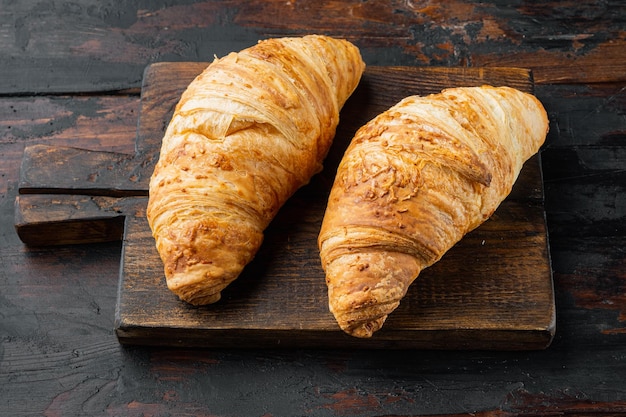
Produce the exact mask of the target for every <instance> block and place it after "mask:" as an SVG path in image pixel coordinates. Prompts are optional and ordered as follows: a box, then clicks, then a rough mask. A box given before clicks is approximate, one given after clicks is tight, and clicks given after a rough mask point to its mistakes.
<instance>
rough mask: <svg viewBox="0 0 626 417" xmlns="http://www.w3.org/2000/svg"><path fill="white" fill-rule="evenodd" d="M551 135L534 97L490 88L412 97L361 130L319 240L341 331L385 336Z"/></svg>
mask: <svg viewBox="0 0 626 417" xmlns="http://www.w3.org/2000/svg"><path fill="white" fill-rule="evenodd" d="M547 131H548V119H547V116H546V113H545V110H544V108H543V106H542V105H541V103H540V102H539V101H538V100H537V99H536V98H535V97H533V96H532V95H529V94H525V93H522V92H520V91H518V90H515V89H512V88H507V87H500V88H495V87H490V86H483V87H474V88H470V87H467V88H453V89H448V90H444V91H443V92H441V93H440V94H436V95H431V96H427V97H418V96H413V97H408V98H406V99H404V100H402V101H401V102H400V103H398V104H397V105H395V106H394V107H392V108H391V109H389V110H387V111H386V112H384V113H382V114H380V115H379V116H377V117H376V118H374V119H373V120H372V121H370V122H369V123H368V124H366V125H365V126H363V127H362V128H361V129H360V130H359V131H358V132H357V133H356V135H355V137H354V138H353V140H352V142H351V144H350V146H349V147H348V149H347V150H346V153H345V155H344V157H343V159H342V161H341V163H340V165H339V168H338V172H337V176H336V178H335V183H334V185H333V188H332V190H331V194H330V197H329V201H328V206H327V209H326V213H325V216H324V220H323V223H322V228H321V231H320V235H319V242H318V244H319V247H320V256H321V260H322V266H323V268H324V270H325V272H326V282H327V284H328V296H329V307H330V310H331V312H332V313H333V314H334V316H335V318H336V320H337V322H338V324H339V326H340V327H341V328H342V329H343V330H344V331H345V332H346V333H348V334H351V335H353V336H356V337H370V336H372V334H373V333H374V332H375V331H377V330H379V329H380V328H381V327H382V325H383V323H384V321H385V320H386V318H387V316H388V314H390V313H391V312H392V311H393V310H394V309H395V308H396V307H397V306H398V305H399V303H400V300H401V299H402V298H403V297H404V295H405V294H406V292H407V289H408V287H409V285H410V284H411V283H412V282H413V281H414V280H415V278H416V277H417V276H418V275H419V273H420V272H421V271H422V270H423V269H424V268H426V267H428V266H430V265H432V264H433V263H435V262H437V261H438V260H439V259H440V258H441V257H442V255H443V254H444V253H445V252H446V251H447V250H448V249H450V248H451V247H452V246H453V245H454V244H455V243H456V242H458V241H459V240H460V239H461V238H462V237H463V236H464V235H465V234H466V233H468V232H469V231H471V230H472V229H474V228H476V227H477V226H479V225H480V224H481V223H483V222H484V221H485V220H486V219H487V218H489V217H490V216H491V215H492V213H493V212H494V211H495V210H496V208H497V207H498V205H499V204H500V203H501V202H502V200H504V198H505V197H506V196H507V195H508V194H509V193H510V191H511V188H512V186H513V183H514V182H515V180H516V178H517V176H518V174H519V172H520V170H521V168H522V165H523V163H524V162H525V161H526V160H527V159H528V158H530V157H531V156H532V155H533V154H535V153H536V152H538V150H539V147H540V146H541V145H542V143H543V142H544V140H545V137H546V133H547Z"/></svg>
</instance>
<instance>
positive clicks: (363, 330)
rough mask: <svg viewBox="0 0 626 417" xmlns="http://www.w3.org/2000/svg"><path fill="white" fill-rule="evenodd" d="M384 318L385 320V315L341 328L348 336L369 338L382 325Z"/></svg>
mask: <svg viewBox="0 0 626 417" xmlns="http://www.w3.org/2000/svg"><path fill="white" fill-rule="evenodd" d="M385 320H387V316H386V315H385V316H383V317H379V318H377V319H375V320H371V321H366V322H361V323H358V325H348V326H344V327H342V330H343V331H344V332H345V333H347V334H349V335H350V336H353V337H357V338H360V339H369V338H371V337H372V336H373V335H374V333H376V332H377V331H378V330H380V329H381V328H382V327H383V324H384V323H385Z"/></svg>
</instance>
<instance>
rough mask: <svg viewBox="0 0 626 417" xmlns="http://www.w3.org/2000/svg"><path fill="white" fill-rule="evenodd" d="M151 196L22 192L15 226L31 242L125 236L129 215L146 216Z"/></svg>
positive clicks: (81, 241)
mask: <svg viewBox="0 0 626 417" xmlns="http://www.w3.org/2000/svg"><path fill="white" fill-rule="evenodd" d="M147 203H148V198H147V197H124V198H117V197H106V196H84V195H63V194H52V195H51V194H48V195H40V194H33V195H19V196H17V197H16V199H15V230H16V232H17V234H18V236H19V238H20V239H21V240H22V242H24V243H25V244H27V245H29V246H44V245H69V244H84V243H96V242H112V241H119V240H122V238H123V235H124V224H125V221H126V217H127V216H134V217H142V216H145V208H146V205H147Z"/></svg>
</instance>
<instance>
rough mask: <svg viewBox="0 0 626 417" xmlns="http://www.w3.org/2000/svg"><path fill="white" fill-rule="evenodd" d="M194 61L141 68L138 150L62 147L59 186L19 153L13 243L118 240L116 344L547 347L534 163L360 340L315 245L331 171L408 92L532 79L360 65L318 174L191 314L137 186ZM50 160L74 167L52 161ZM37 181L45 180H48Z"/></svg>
mask: <svg viewBox="0 0 626 417" xmlns="http://www.w3.org/2000/svg"><path fill="white" fill-rule="evenodd" d="M206 65H207V64H206V63H160V64H154V65H151V66H150V67H148V68H147V69H146V72H145V77H144V84H143V88H142V100H141V114H140V119H139V124H138V134H137V154H136V155H133V156H128V155H126V156H124V155H117V154H115V155H105V156H102V155H96V156H94V155H91V153H89V152H88V151H82V150H68V149H61V150H60V151H59V152H60V154H62V156H55V157H54V158H60V159H64V160H66V161H74V162H73V164H74V165H81V164H82V165H85V164H87V165H90V166H92V169H91V170H89V169H88V168H86V167H79V168H76V169H75V170H77V171H79V172H82V174H80V175H79V174H77V175H74V176H73V177H72V176H71V175H64V176H63V179H59V178H58V176H57V177H55V176H54V175H53V174H54V173H52V174H51V173H50V172H47V171H49V170H50V166H52V165H51V164H50V163H49V161H48V162H46V158H48V159H49V158H50V155H54V150H53V149H49V148H46V149H42V148H35V149H31V150H29V152H28V153H27V155H26V156H25V161H24V164H23V167H22V178H21V181H20V196H19V197H18V200H17V202H16V227H17V230H18V233H19V234H20V237H21V238H22V239H23V240H24V241H25V242H27V243H30V244H52V243H55V242H54V241H52V239H50V238H46V237H45V236H54V238H53V239H57V242H56V243H80V242H88V241H99V240H110V239H115V238H123V253H122V265H121V268H120V281H119V296H118V305H117V310H116V317H115V331H116V334H117V336H118V339H119V341H120V342H121V343H124V344H147V345H173V346H203V347H220V348H238V347H253V348H256V347H309V348H312V347H314V348H374V349H378V348H389V349H397V348H423V349H507V350H520V349H543V348H545V347H547V346H548V345H549V344H550V342H551V340H552V338H553V336H554V331H555V305H554V293H553V286H552V275H551V267H550V259H549V251H548V240H547V231H546V223H545V213H544V207H543V183H542V178H541V164H540V159H539V156H535V157H533V158H532V159H531V160H529V161H528V162H527V163H526V165H525V166H524V168H523V170H522V172H521V174H520V177H519V179H518V181H517V183H516V185H515V187H514V190H513V192H512V193H511V195H510V196H509V197H508V198H507V199H506V200H505V201H504V202H503V204H502V205H501V206H500V208H499V209H498V210H497V212H496V213H495V214H494V216H493V217H492V218H491V219H490V220H488V221H487V222H486V223H485V224H483V225H482V226H481V227H480V228H478V229H477V230H475V231H473V232H472V233H470V234H469V235H467V236H466V237H465V238H464V239H463V240H462V241H461V242H460V243H459V244H457V245H456V246H455V247H454V248H452V249H451V250H450V251H449V252H448V253H447V254H446V255H445V256H444V257H443V259H442V260H441V261H440V262H438V263H437V264H435V265H434V266H432V267H431V268H428V269H427V270H425V271H424V272H423V273H422V274H421V276H420V277H419V278H418V279H417V280H416V281H415V283H414V284H413V285H412V287H411V288H410V290H409V292H408V294H407V296H406V297H405V299H404V300H403V302H402V303H401V305H400V307H399V308H398V309H397V310H396V311H395V312H394V313H393V314H392V315H391V316H390V317H389V318H388V320H387V322H386V324H385V326H384V327H383V329H382V330H380V331H379V332H377V333H376V334H375V335H374V337H373V338H371V339H356V338H353V337H350V336H347V335H345V334H343V333H342V332H341V330H339V328H338V326H337V324H336V323H335V321H334V318H333V317H332V315H331V314H330V313H329V311H328V302H327V298H326V297H327V295H326V285H325V282H324V273H323V271H322V269H321V265H320V261H319V254H318V250H317V233H318V231H319V227H320V225H321V220H322V216H323V213H324V209H325V204H326V198H327V195H328V192H329V190H330V186H331V184H332V181H333V177H334V173H335V169H336V166H337V165H338V163H339V160H340V158H341V156H342V155H343V151H344V150H345V148H346V146H347V144H348V143H349V141H350V139H351V138H352V135H353V134H354V132H355V131H356V129H358V127H360V126H361V125H363V124H364V123H366V122H367V121H368V120H370V119H371V118H372V117H374V116H375V115H376V114H378V113H380V112H381V111H384V110H386V109H387V108H388V107H390V106H391V105H393V104H395V103H396V102H397V101H398V100H399V99H401V98H402V97H404V96H407V95H410V94H427V93H434V92H438V91H440V90H441V89H442V88H446V87H453V86H472V85H482V84H492V85H508V86H512V87H515V88H518V89H520V90H523V91H527V92H532V89H533V82H532V77H531V74H530V72H529V71H527V70H524V69H516V68H482V69H476V68H413V67H411V68H409V67H368V68H367V70H366V72H365V74H364V76H363V79H362V81H361V83H360V85H359V87H358V88H357V90H356V91H355V93H354V94H353V96H352V97H351V98H350V100H349V101H348V103H346V106H345V107H344V109H343V110H342V113H341V122H340V125H339V127H338V129H337V135H336V138H335V142H334V145H333V147H332V149H331V151H330V153H329V155H328V158H327V159H326V161H325V169H324V171H323V172H322V173H320V174H318V175H316V176H315V177H314V178H313V179H312V181H311V182H310V184H308V185H307V186H305V187H303V188H302V189H300V190H299V191H298V192H297V193H296V194H295V195H294V196H293V197H292V198H291V199H290V200H289V201H288V202H287V204H286V205H285V206H284V207H283V208H282V209H281V211H280V213H279V215H278V216H277V218H276V219H275V220H274V221H273V222H272V223H271V225H270V227H269V228H268V229H267V231H266V235H265V241H264V243H263V246H262V248H261V250H260V252H259V253H258V254H257V256H256V258H255V259H254V260H253V262H252V263H251V264H249V265H248V266H247V267H246V269H245V270H244V272H243V274H242V275H241V276H240V277H239V278H238V279H237V280H236V281H235V282H234V283H233V284H231V286H230V287H228V288H227V289H226V290H225V291H224V292H223V293H222V300H220V301H219V302H218V303H216V304H213V305H209V306H204V307H192V306H190V305H188V304H186V303H184V302H181V301H180V300H178V298H177V297H176V296H175V295H174V294H172V293H170V292H169V290H167V288H166V285H165V278H164V275H163V270H162V263H161V261H160V259H159V256H158V254H157V252H156V249H155V245H154V240H153V238H152V236H151V233H150V229H149V227H148V224H147V221H146V219H145V206H146V203H147V197H146V194H147V181H148V178H149V176H150V174H151V172H152V167H153V165H154V162H155V161H156V158H157V157H158V148H159V146H160V139H161V137H162V134H163V131H164V129H165V127H166V125H167V123H168V121H169V118H170V116H171V114H172V111H173V108H174V105H175V104H176V102H177V101H178V98H179V96H180V94H181V93H182V91H183V90H184V89H185V87H186V86H187V84H188V83H189V82H190V81H191V80H192V79H193V78H194V77H195V76H196V75H197V74H199V73H200V72H201V70H202V69H203V68H204V67H205V66H206ZM83 152H84V153H83ZM98 158H101V159H102V158H103V159H105V160H107V161H109V163H108V165H107V164H104V166H105V167H104V168H100V169H99V170H98V169H96V168H94V167H102V166H103V163H102V161H101V160H99V159H98ZM61 165H72V164H68V163H65V164H57V165H56V166H57V167H58V166H61ZM64 169H67V168H64ZM44 171H46V172H47V173H48V175H47V176H45V175H44V174H45V172H44ZM87 172H90V175H87ZM94 172H95V173H96V174H97V175H96V174H94ZM81 175H82V177H81ZM42 178H51V180H50V184H46V183H45V181H44V180H42ZM84 178H88V179H89V181H86V180H85V179H84ZM51 194H54V195H53V196H51ZM60 194H62V195H60ZM42 231H45V233H42Z"/></svg>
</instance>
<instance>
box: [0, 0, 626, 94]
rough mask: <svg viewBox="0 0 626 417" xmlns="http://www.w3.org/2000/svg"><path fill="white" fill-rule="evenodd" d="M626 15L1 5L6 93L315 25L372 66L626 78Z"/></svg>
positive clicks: (246, 5) (114, 84)
mask: <svg viewBox="0 0 626 417" xmlns="http://www.w3.org/2000/svg"><path fill="white" fill-rule="evenodd" d="M625 15H626V14H625V13H624V5H623V2H622V1H621V0H609V1H603V2H596V1H578V2H572V1H568V2H557V1H550V2H545V3H542V4H541V5H535V4H532V5H527V4H525V3H503V2H470V1H464V0H446V1H432V0H426V1H399V0H384V1H360V0H349V1H340V2H338V1H318V2H310V1H307V2H299V1H287V2H286V1H284V0H266V1H262V2H250V1H242V0H227V1H222V0H205V1H196V2H187V1H182V0H177V1H165V0H157V1H151V2H136V1H128V2H123V3H120V4H112V3H102V2H98V1H95V0H82V1H80V2H74V3H72V2H70V3H62V4H58V5H56V4H53V5H49V6H48V7H43V6H42V5H41V2H40V1H38V0H21V1H19V2H17V1H14V2H7V3H6V4H3V10H2V13H0V27H2V28H4V29H3V33H4V36H1V37H0V58H1V59H0V73H2V74H3V75H4V76H3V77H2V78H0V93H12V92H15V93H29V92H42V91H45V92H48V93H63V92H68V91H111V90H123V89H128V88H139V86H140V84H141V79H142V71H143V68H145V66H146V65H148V64H150V63H154V62H159V61H203V60H204V61H207V60H211V59H212V57H213V55H218V56H222V55H224V54H225V53H227V52H230V51H231V50H239V49H242V48H244V47H247V46H250V45H252V44H253V43H255V42H256V41H257V39H261V38H268V37H275V36H286V35H303V34H310V33H321V34H326V35H331V36H336V37H346V38H347V39H349V40H351V41H353V42H355V43H356V44H357V45H358V46H359V47H360V48H361V49H362V50H363V52H364V56H365V58H366V62H367V63H368V64H370V65H386V66H388V65H412V66H413V65H424V66H429V65H442V66H470V67H483V66H514V67H522V68H531V69H533V70H534V73H535V77H536V81H537V82H539V83H546V84H547V83H554V82H559V83H565V82H571V81H572V80H576V81H579V82H580V81H582V82H606V81H609V80H621V81H624V79H625V77H626V76H625V75H624V74H626V63H625V62H624V60H623V57H624V56H625V55H626V35H625V32H624V27H625V23H626V22H625V20H626V17H625ZM50 33H53V34H54V35H53V36H51V35H50ZM94 57H97V59H96V60H94V59H93V58H94Z"/></svg>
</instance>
